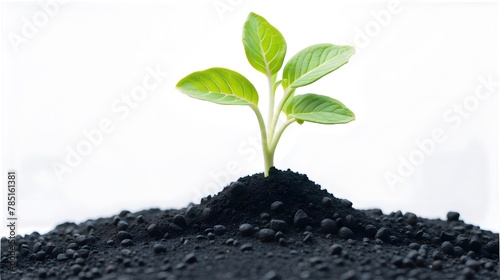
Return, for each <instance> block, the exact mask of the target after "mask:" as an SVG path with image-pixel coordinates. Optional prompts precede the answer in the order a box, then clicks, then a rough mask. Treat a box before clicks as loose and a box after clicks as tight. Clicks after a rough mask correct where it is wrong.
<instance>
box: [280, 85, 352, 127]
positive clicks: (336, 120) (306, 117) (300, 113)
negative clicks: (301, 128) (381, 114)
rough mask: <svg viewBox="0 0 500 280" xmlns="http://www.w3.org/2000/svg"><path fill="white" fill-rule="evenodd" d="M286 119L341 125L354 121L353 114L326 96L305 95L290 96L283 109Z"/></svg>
mask: <svg viewBox="0 0 500 280" xmlns="http://www.w3.org/2000/svg"><path fill="white" fill-rule="evenodd" d="M283 112H284V113H285V114H286V115H287V117H288V118H295V119H296V120H297V122H298V123H300V124H302V123H303V122H305V121H306V122H313V123H321V124H341V123H348V122H350V121H353V120H354V118H355V117H354V113H353V112H352V111H351V110H349V109H348V108H347V107H346V106H345V105H344V104H342V103H341V102H340V101H338V100H336V99H333V98H331V97H328V96H324V95H318V94H313V93H307V94H302V95H295V96H292V97H291V98H290V99H288V101H287V102H286V104H285V106H284V107H283Z"/></svg>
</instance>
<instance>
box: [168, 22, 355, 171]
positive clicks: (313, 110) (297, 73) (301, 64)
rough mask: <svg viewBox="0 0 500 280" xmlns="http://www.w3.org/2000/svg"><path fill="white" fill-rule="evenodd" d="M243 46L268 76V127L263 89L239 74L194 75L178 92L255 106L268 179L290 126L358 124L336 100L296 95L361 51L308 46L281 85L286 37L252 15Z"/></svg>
mask: <svg viewBox="0 0 500 280" xmlns="http://www.w3.org/2000/svg"><path fill="white" fill-rule="evenodd" d="M243 46H244V48H245V54H246V57H247V59H248V61H249V62H250V64H251V65H252V66H253V68H255V69H256V70H257V71H259V72H261V73H262V74H264V75H265V76H266V77H267V82H268V91H269V112H268V119H267V125H266V123H265V121H264V118H263V117H262V114H261V111H260V110H259V107H258V102H259V94H258V93H257V90H256V89H255V87H254V85H253V84H252V83H251V82H250V81H249V80H248V79H247V78H245V77H244V76H243V75H241V74H240V73H238V72H235V71H233V70H229V69H225V68H210V69H207V70H203V71H199V72H194V73H192V74H189V75H188V76H186V77H184V78H183V79H181V80H180V81H179V82H178V83H177V89H178V90H179V91H181V92H182V93H184V94H187V95H188V96H190V97H193V98H196V99H201V100H205V101H210V102H214V103H217V104H222V105H245V106H248V107H250V108H251V109H252V110H253V111H254V113H255V115H256V116H257V121H258V122H259V127H260V132H261V140H262V148H263V149H262V150H263V154H264V175H265V176H266V177H267V176H268V175H269V169H270V168H271V167H272V166H273V164H274V163H273V160H274V153H275V151H276V146H277V145H278V141H279V140H280V138H281V135H282V134H283V131H284V130H285V129H286V128H287V127H288V126H289V125H290V124H292V123H294V122H297V123H298V124H303V123H304V122H313V123H320V124H343V123H348V122H350V121H352V120H354V113H353V112H352V111H351V110H349V109H348V108H347V107H346V106H345V105H344V104H342V103H341V102H340V101H338V100H335V99H333V98H331V97H328V96H324V95H318V94H313V93H306V94H301V95H295V90H296V89H297V88H300V87H303V86H306V85H309V84H312V83H314V82H315V81H317V80H319V79H320V78H322V77H323V76H325V75H327V74H329V73H331V72H332V71H334V70H336V69H338V68H339V67H340V66H342V65H344V64H346V63H347V62H348V61H349V57H350V56H351V55H353V54H354V52H355V49H354V48H353V47H351V46H338V45H332V44H318V45H313V46H310V47H307V48H305V49H303V50H301V51H300V52H298V53H297V54H296V55H295V56H293V57H292V58H291V59H290V60H289V61H288V62H287V63H286V65H285V68H284V70H283V73H282V75H281V79H279V80H278V72H279V70H280V69H281V67H282V66H283V61H284V60H285V54H286V48H287V46H286V42H285V38H283V35H281V33H280V32H279V31H278V29H276V28H275V27H274V26H272V25H271V24H270V23H269V22H268V21H267V20H266V19H264V18H263V17H261V16H259V15H257V14H255V13H250V14H249V15H248V18H247V21H246V22H245V24H244V26H243ZM280 86H281V88H282V89H283V95H282V98H281V100H280V101H279V102H278V104H277V106H276V104H275V99H276V90H277V89H278V87H280ZM281 113H284V114H285V116H286V118H287V119H286V121H285V122H284V123H283V124H282V125H281V126H280V127H279V128H277V126H278V119H279V116H280V114H281Z"/></svg>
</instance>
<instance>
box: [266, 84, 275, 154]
mask: <svg viewBox="0 0 500 280" xmlns="http://www.w3.org/2000/svg"><path fill="white" fill-rule="evenodd" d="M275 81H276V76H272V75H267V82H268V86H269V112H268V113H267V114H268V121H267V125H268V127H267V129H269V130H268V131H267V135H268V137H271V138H269V139H267V143H268V144H270V143H271V141H272V137H273V132H272V131H271V130H270V128H271V123H272V121H273V112H274V100H275V99H276V94H275V89H274V82H275Z"/></svg>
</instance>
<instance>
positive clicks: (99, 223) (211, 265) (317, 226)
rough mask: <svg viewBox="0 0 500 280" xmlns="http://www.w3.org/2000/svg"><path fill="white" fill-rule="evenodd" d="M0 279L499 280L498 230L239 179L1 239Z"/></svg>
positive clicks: (285, 177)
mask: <svg viewBox="0 0 500 280" xmlns="http://www.w3.org/2000/svg"><path fill="white" fill-rule="evenodd" d="M1 248H2V255H1V277H2V279H123V280H125V279H267V280H276V279H341V280H348V279H367V280H371V279H499V278H500V277H499V262H498V260H499V259H498V254H499V253H498V251H499V244H498V233H492V232H490V231H484V230H481V229H480V228H479V227H477V226H474V225H470V224H466V223H464V222H463V221H461V220H459V214H458V213H455V212H450V213H448V220H447V221H442V220H429V219H425V218H422V217H418V216H417V215H415V214H413V213H404V214H403V213H401V212H399V211H398V212H394V213H390V214H388V215H386V214H383V213H382V211H380V210H378V209H372V210H356V209H355V208H353V207H352V203H351V202H350V201H348V200H345V199H339V198H336V197H334V196H333V195H332V194H329V193H328V192H327V191H325V190H321V187H320V186H319V185H316V184H315V183H314V182H312V181H310V180H309V179H308V178H307V176H305V175H301V174H298V173H294V172H291V171H289V170H288V171H280V170H276V169H272V170H271V175H270V176H269V177H268V178H264V177H263V175H262V173H261V174H255V175H252V176H247V177H244V178H240V179H239V180H238V181H236V182H233V183H231V184H230V185H229V186H227V187H226V188H224V190H223V191H221V192H220V193H219V194H217V195H215V196H213V197H207V198H204V199H202V201H201V202H200V204H196V205H189V206H188V207H187V208H185V209H180V210H160V209H150V210H145V211H140V212H137V213H130V212H129V211H122V212H121V213H119V215H116V216H114V217H110V218H101V219H97V220H89V221H87V222H84V223H82V224H79V225H77V224H74V223H65V224H61V225H59V226H57V227H56V228H55V229H54V230H52V231H51V232H49V233H47V234H44V235H40V234H38V233H36V232H34V233H32V234H30V235H25V236H24V237H21V236H17V238H16V239H15V244H14V248H15V255H16V259H17V264H16V269H15V271H14V272H11V271H10V264H9V255H8V254H9V240H8V239H7V238H2V242H1Z"/></svg>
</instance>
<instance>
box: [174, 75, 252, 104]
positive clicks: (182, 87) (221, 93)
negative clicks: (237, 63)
mask: <svg viewBox="0 0 500 280" xmlns="http://www.w3.org/2000/svg"><path fill="white" fill-rule="evenodd" d="M176 87H177V89H178V90H179V91H181V92H182V93H185V94H187V95H189V96H190V97H193V98H197V99H201V100H205V101H210V102H214V103H217V104H222V105H251V104H255V105H257V103H258V102H259V95H258V93H257V90H256V89H255V87H254V86H253V84H252V83H251V82H250V81H249V80H248V79H247V78H245V77H244V76H243V75H241V74H240V73H238V72H235V71H232V70H229V69H225V68H210V69H207V70H203V71H199V72H194V73H191V74H189V75H187V76H186V77H184V78H183V79H182V80H180V81H179V82H178V83H177V86H176Z"/></svg>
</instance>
